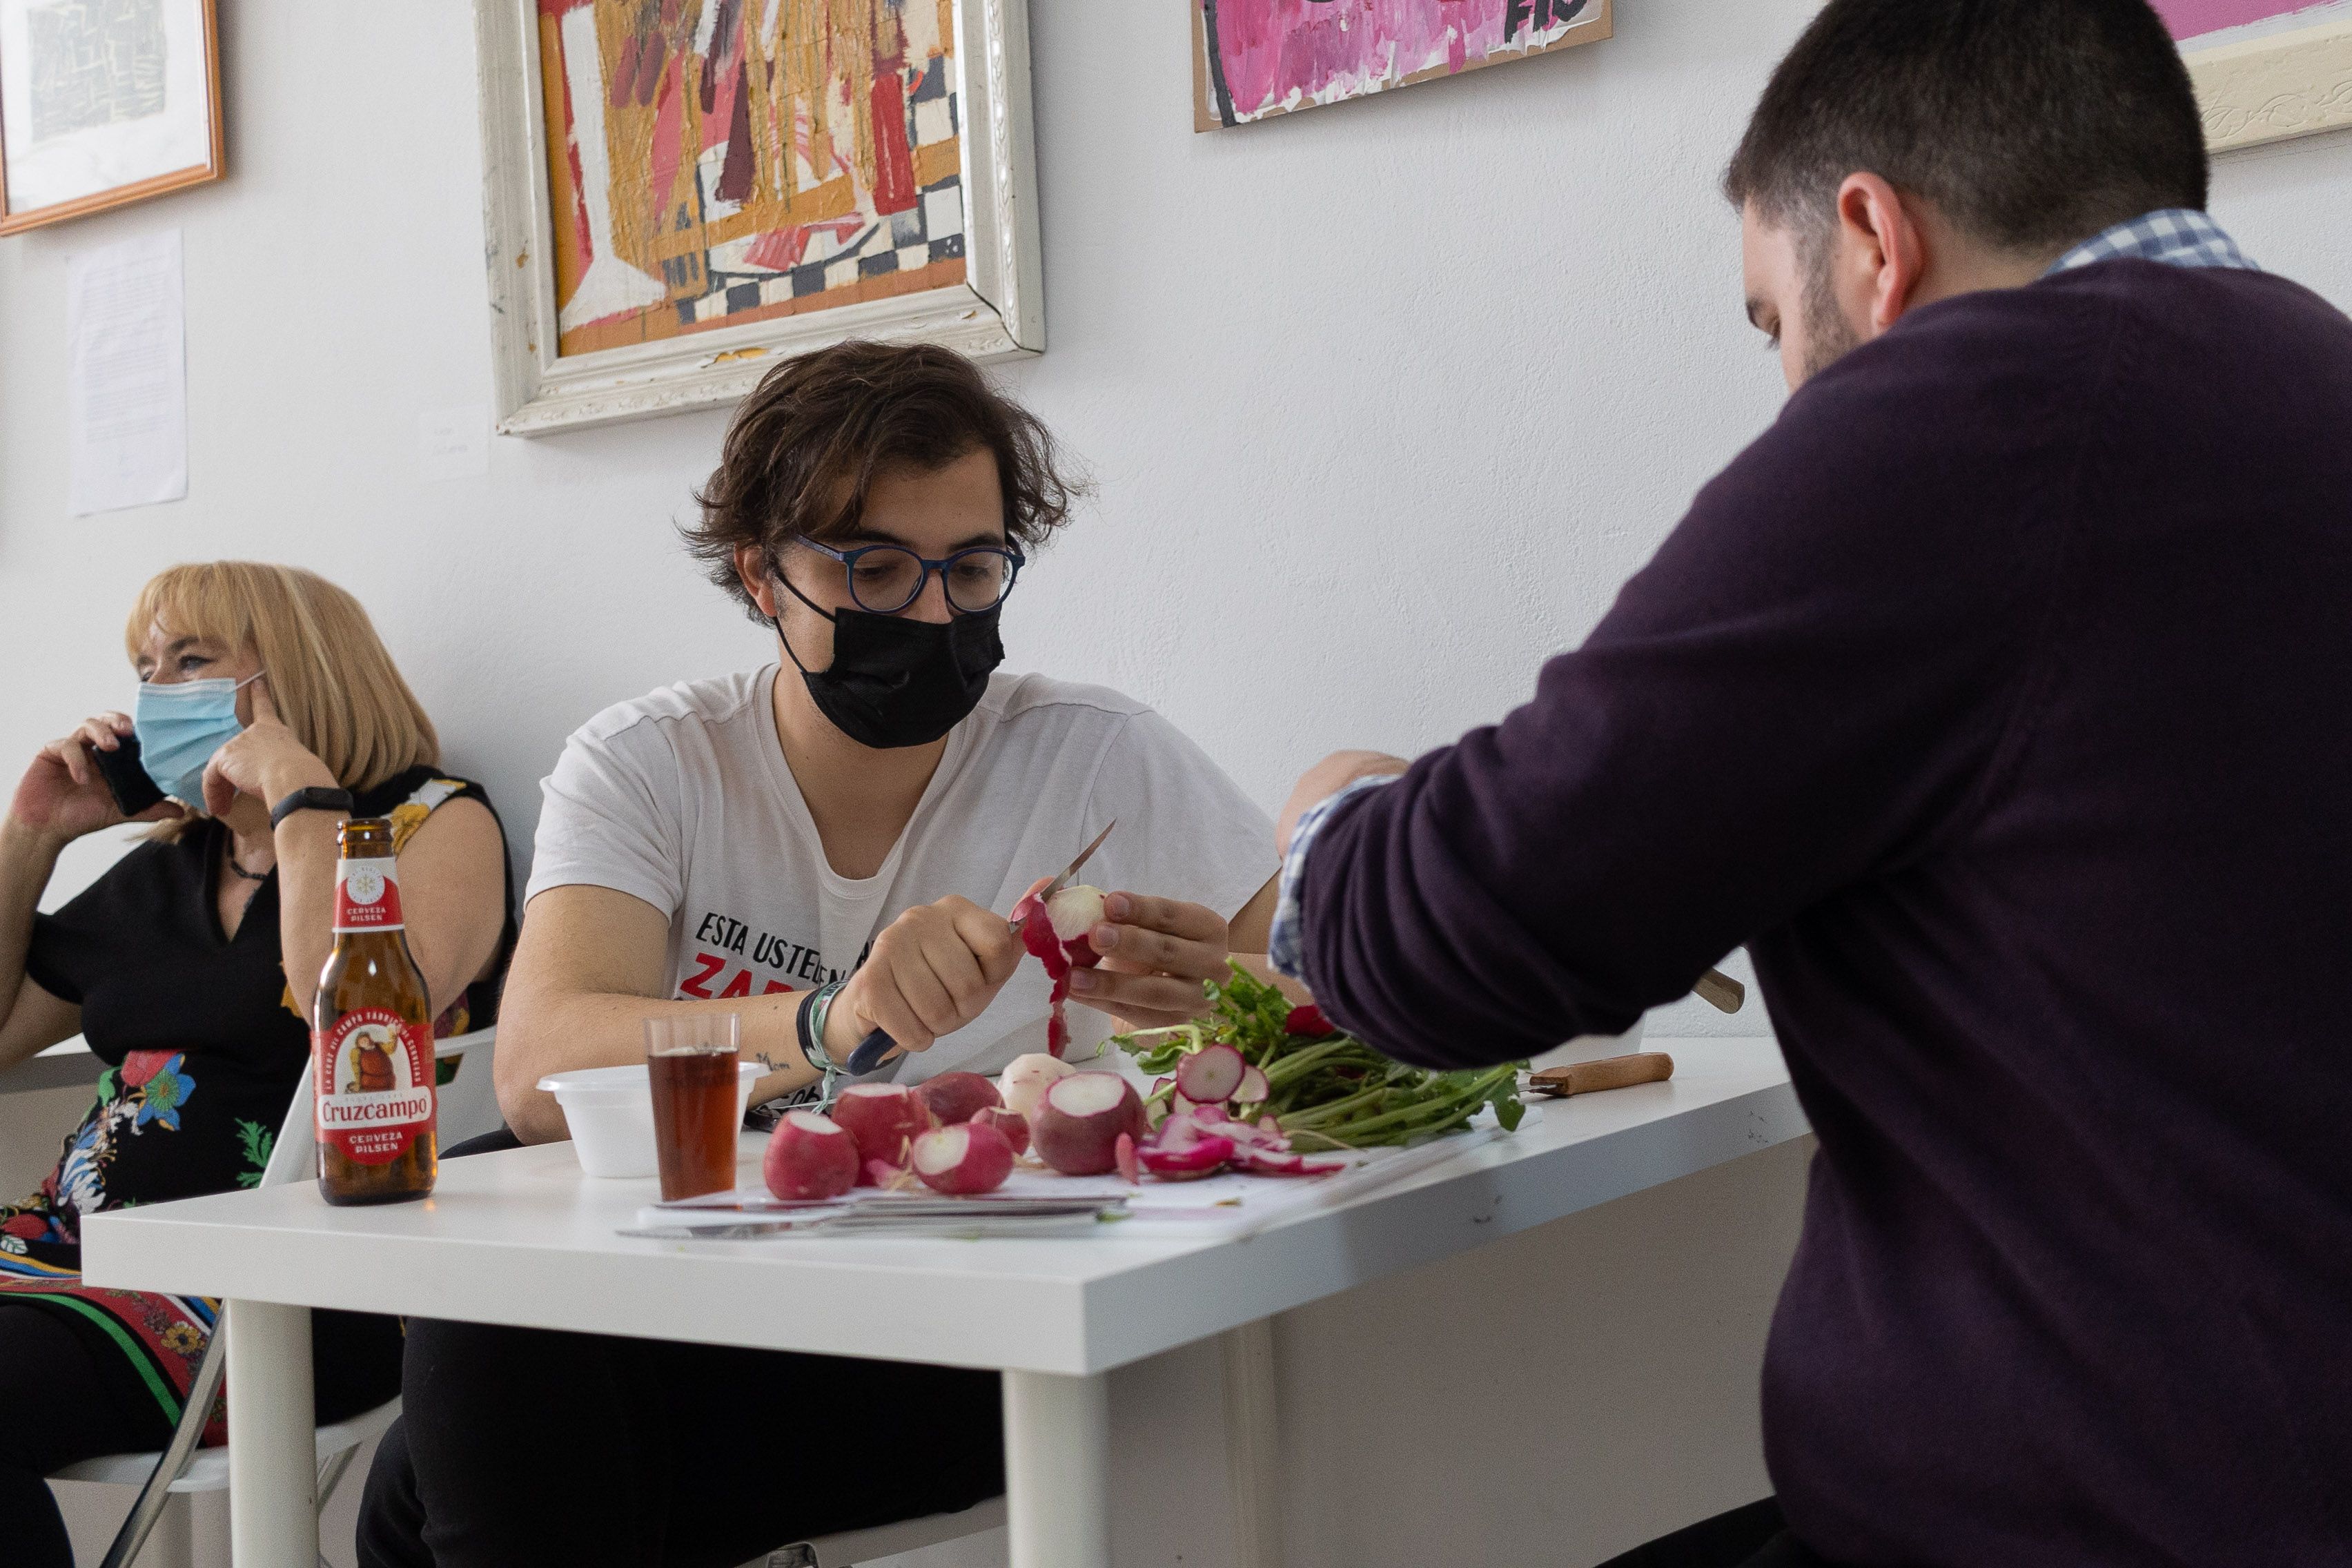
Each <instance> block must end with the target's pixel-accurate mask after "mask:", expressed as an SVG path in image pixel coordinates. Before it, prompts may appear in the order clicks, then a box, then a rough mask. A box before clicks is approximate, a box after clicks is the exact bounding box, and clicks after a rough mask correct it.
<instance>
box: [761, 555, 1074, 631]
mask: <svg viewBox="0 0 2352 1568" xmlns="http://www.w3.org/2000/svg"><path fill="white" fill-rule="evenodd" d="M797 542H798V543H800V544H802V545H803V546H805V547H807V548H808V549H811V550H814V551H815V552H817V553H818V554H820V555H824V556H827V557H829V558H831V559H833V560H835V561H838V562H840V563H841V565H842V570H843V572H844V573H845V574H847V576H848V579H849V598H850V602H851V603H852V604H855V605H856V606H857V607H858V608H859V609H861V610H866V611H869V612H871V613H872V614H874V615H877V616H895V615H897V614H898V612H899V611H901V610H903V609H905V608H906V607H907V606H908V605H911V604H913V603H914V602H915V601H916V600H917V599H919V598H921V597H922V595H923V590H924V588H925V587H927V586H928V585H929V583H930V580H931V574H932V573H934V572H936V573H938V574H940V583H941V584H944V585H945V587H946V590H947V596H948V606H949V608H950V609H952V610H954V611H955V612H957V613H958V614H959V615H966V616H976V615H979V614H981V613H982V611H986V610H992V609H994V608H996V606H997V605H1001V604H1003V603H1004V596H1005V595H1007V594H1010V593H1012V592H1013V581H1014V580H1015V579H1016V578H1018V577H1019V576H1020V575H1021V568H1022V567H1024V566H1026V565H1027V564H1028V563H1029V558H1028V557H1027V556H1025V555H1024V554H1022V553H1021V552H1020V551H1018V550H1016V549H1014V548H1013V547H1012V546H1011V545H1002V546H1000V545H992V544H983V545H979V546H976V547H974V548H972V549H971V550H959V551H957V552H955V553H954V554H952V555H950V556H948V557H947V558H946V559H945V560H942V561H929V560H926V559H924V558H923V557H922V556H920V555H918V554H917V553H915V552H913V551H911V550H909V549H908V548H907V547H906V546H905V545H903V544H861V545H859V546H857V547H856V549H855V550H835V549H834V548H833V547H831V546H830V545H824V544H819V543H818V542H816V541H815V540H814V539H803V540H800V541H797Z"/></svg>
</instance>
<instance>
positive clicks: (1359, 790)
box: [1265, 773, 1397, 980]
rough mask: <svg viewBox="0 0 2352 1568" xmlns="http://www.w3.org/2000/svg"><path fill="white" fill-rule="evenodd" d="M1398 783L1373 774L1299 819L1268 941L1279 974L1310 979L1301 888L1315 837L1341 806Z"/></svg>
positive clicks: (1267, 951)
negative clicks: (1302, 946) (1304, 966)
mask: <svg viewBox="0 0 2352 1568" xmlns="http://www.w3.org/2000/svg"><path fill="white" fill-rule="evenodd" d="M1396 779H1397V775H1396V774H1394V773H1373V774H1371V775H1370V776H1368V777H1365V778H1360V779H1357V780H1354V781H1353V782H1351V783H1349V784H1347V785H1346V786H1345V787H1343V788H1341V789H1339V790H1337V791H1334V792H1333V793H1332V794H1330V795H1326V796H1324V797H1323V798H1322V799H1321V800H1319V801H1317V802H1316V803H1315V804H1314V805H1311V806H1309V807H1307V813H1306V815H1305V816H1301V817H1300V818H1299V819H1298V826H1297V830H1296V831H1295V832H1293V833H1292V834H1291V836H1290V853H1289V854H1287V855H1286V856H1284V857H1283V859H1282V886H1281V889H1280V890H1279V892H1278V894H1277V895H1276V903H1275V910H1274V925H1273V928H1272V929H1271V930H1270V931H1268V932H1267V933H1266V939H1265V956H1266V961H1267V962H1268V963H1272V964H1273V965H1274V967H1275V969H1276V972H1277V973H1283V974H1287V975H1288V976H1290V977H1291V978H1292V979H1293V980H1302V979H1304V978H1306V976H1305V975H1304V974H1302V973H1300V968H1301V963H1300V952H1299V923H1300V920H1301V915H1300V912H1299V908H1298V884H1299V881H1300V879H1302V878H1304V877H1305V876H1306V874H1307V853H1308V851H1310V850H1312V849H1313V848H1314V847H1315V836H1316V835H1317V834H1318V833H1320V832H1321V831H1322V830H1323V825H1324V824H1325V823H1327V822H1328V821H1330V820H1331V816H1332V814H1333V813H1334V812H1336V811H1337V810H1339V806H1340V805H1341V804H1343V803H1344V802H1346V801H1348V800H1349V799H1350V798H1352V797H1354V796H1356V795H1361V794H1363V793H1364V792H1365V791H1366V790H1368V789H1370V788H1372V787H1374V786H1375V785H1378V784H1393V783H1395V782H1396Z"/></svg>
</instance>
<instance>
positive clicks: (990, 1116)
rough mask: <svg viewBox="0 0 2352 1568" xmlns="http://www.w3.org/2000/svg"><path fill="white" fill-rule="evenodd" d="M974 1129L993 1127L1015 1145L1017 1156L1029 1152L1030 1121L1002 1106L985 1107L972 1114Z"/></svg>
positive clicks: (1014, 1150) (1014, 1151)
mask: <svg viewBox="0 0 2352 1568" xmlns="http://www.w3.org/2000/svg"><path fill="white" fill-rule="evenodd" d="M971 1124H972V1125H973V1126H974V1127H993V1128H995V1129H996V1130H997V1131H999V1132H1001V1133H1003V1135H1004V1141H1005V1142H1007V1143H1010V1144H1012V1145H1013V1153H1014V1154H1015V1155H1021V1154H1026V1153H1027V1152H1029V1119H1028V1118H1027V1117H1025V1116H1024V1115H1022V1114H1021V1113H1020V1112H1019V1111H1017V1110H1007V1109H1006V1108H1005V1107H1003V1106H1002V1105H983V1106H982V1107H981V1108H980V1109H979V1110H975V1111H973V1112H972V1113H971Z"/></svg>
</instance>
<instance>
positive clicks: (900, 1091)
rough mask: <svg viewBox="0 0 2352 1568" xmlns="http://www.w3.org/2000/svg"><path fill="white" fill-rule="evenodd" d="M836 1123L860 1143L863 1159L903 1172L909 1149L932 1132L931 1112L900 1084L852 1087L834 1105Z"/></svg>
mask: <svg viewBox="0 0 2352 1568" xmlns="http://www.w3.org/2000/svg"><path fill="white" fill-rule="evenodd" d="M833 1119H834V1120H835V1121H837V1122H839V1123H840V1124H841V1125H842V1127H843V1128H845V1130H846V1131H848V1133H849V1135H850V1136H851V1137H852V1138H855V1139H856V1140H857V1152H858V1156H859V1157H860V1158H861V1159H863V1160H864V1161H866V1163H869V1164H870V1163H873V1162H875V1161H877V1160H879V1161H881V1162H882V1163H884V1164H886V1165H894V1166H897V1167H898V1168H899V1169H901V1170H904V1169H905V1168H906V1164H907V1150H908V1146H909V1145H910V1144H912V1143H913V1142H914V1141H915V1140H916V1139H918V1138H919V1137H921V1136H922V1135H923V1134H924V1133H926V1132H928V1131H930V1130H931V1112H930V1108H929V1106H927V1105H925V1104H924V1103H923V1102H922V1100H919V1099H918V1098H917V1097H916V1094H915V1091H914V1090H913V1089H908V1088H907V1087H906V1086H905V1085H904V1084H897V1083H853V1084H851V1085H850V1086H849V1087H848V1088H847V1089H843V1090H842V1091H841V1098H840V1099H838V1100H835V1101H834V1102H833Z"/></svg>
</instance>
